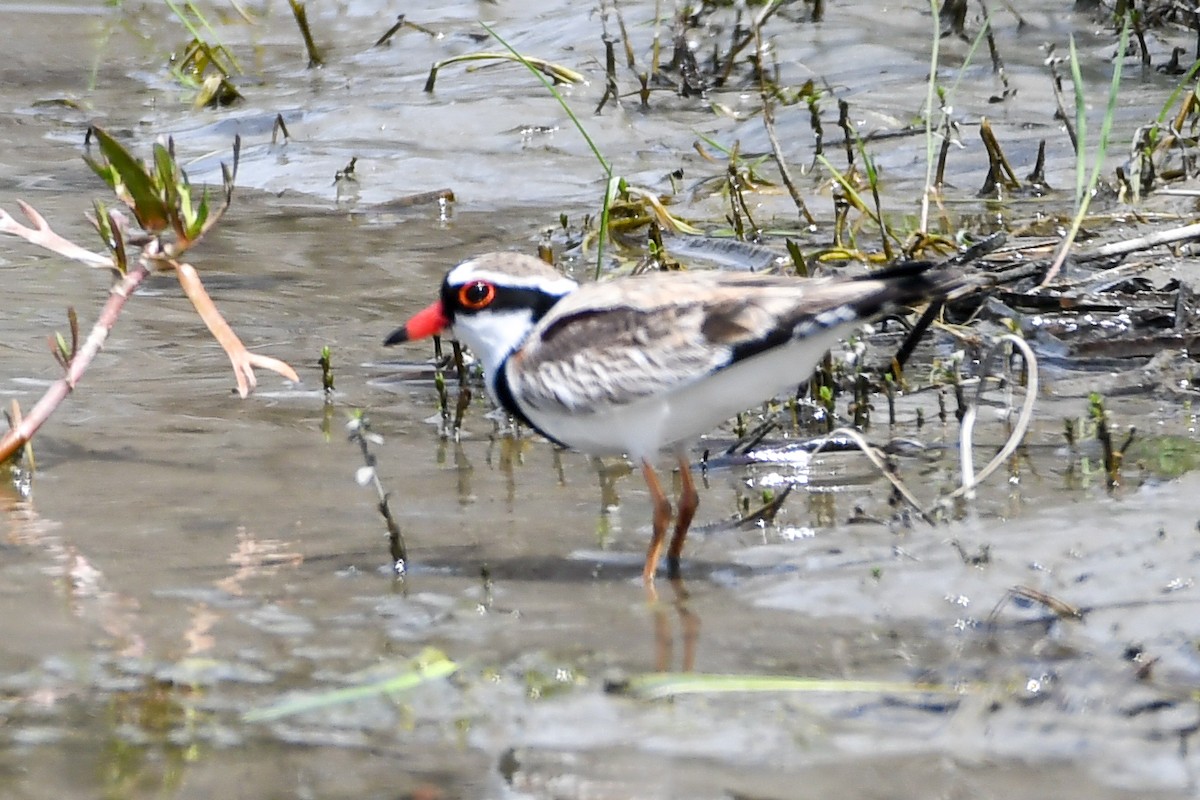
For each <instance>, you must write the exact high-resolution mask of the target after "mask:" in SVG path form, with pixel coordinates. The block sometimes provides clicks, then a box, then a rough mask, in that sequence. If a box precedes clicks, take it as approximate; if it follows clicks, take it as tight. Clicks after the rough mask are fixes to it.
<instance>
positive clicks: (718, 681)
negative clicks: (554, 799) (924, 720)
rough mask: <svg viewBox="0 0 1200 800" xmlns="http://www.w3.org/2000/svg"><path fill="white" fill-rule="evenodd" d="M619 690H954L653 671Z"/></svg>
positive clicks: (668, 693) (655, 696)
mask: <svg viewBox="0 0 1200 800" xmlns="http://www.w3.org/2000/svg"><path fill="white" fill-rule="evenodd" d="M620 691H621V692H622V693H623V694H628V695H631V696H634V697H639V698H642V699H645V700H660V699H662V698H665V697H676V696H678V695H685V694H730V693H734V692H739V693H763V692H769V693H783V692H786V693H796V692H824V693H830V694H849V693H860V692H866V693H872V694H956V693H957V691H958V690H957V689H955V688H952V687H948V686H939V685H935V684H922V683H901V682H899V681H852V680H831V679H829V678H802V677H796V676H787V675H713V674H707V675H706V674H703V673H654V674H651V675H637V676H635V677H633V678H631V679H630V680H629V682H628V683H627V684H625V685H624V686H622V687H621V688H620Z"/></svg>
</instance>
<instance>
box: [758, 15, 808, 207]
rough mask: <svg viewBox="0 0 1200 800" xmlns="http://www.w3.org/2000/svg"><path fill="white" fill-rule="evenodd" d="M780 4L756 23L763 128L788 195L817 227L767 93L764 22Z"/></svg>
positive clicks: (760, 17)
mask: <svg viewBox="0 0 1200 800" xmlns="http://www.w3.org/2000/svg"><path fill="white" fill-rule="evenodd" d="M775 5H778V3H771V4H768V6H767V7H766V8H764V9H763V11H762V13H760V14H759V16H758V19H755V21H754V46H755V49H756V52H757V54H758V66H759V69H758V92H759V96H760V97H761V98H762V109H763V110H762V118H763V127H764V128H765V129H766V131H767V140H768V141H769V142H770V143H771V155H772V157H773V158H774V159H775V166H776V167H778V169H779V177H780V178H782V179H783V185H784V186H785V187H787V190H788V194H789V195H791V197H792V202H793V203H795V204H796V209H797V210H798V211H799V212H800V216H802V217H804V219H805V221H806V222H808V224H809V225H815V224H816V219H815V218H814V217H813V215H812V212H811V211H809V210H808V204H806V203H805V202H804V198H803V197H801V196H800V190H799V189H798V188H796V182H795V181H794V180H792V172H791V170H789V169H788V165H787V160H786V159H785V158H784V157H783V147H781V146H780V144H779V137H778V136H776V135H775V110H774V109H773V108H772V107H771V95H770V92H768V91H767V78H766V71H765V70H764V69H763V68H762V64H763V58H764V55H765V54H764V52H763V41H762V22H765V21H766V18H767V17H768V16H769V15H768V14H767V12H768V11H769V10H770V9H771V8H772V7H773V6H775Z"/></svg>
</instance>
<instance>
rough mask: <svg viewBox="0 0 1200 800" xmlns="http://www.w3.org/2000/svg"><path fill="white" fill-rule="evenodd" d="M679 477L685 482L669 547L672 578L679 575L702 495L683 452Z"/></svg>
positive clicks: (668, 562) (669, 573) (669, 566)
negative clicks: (685, 542)
mask: <svg viewBox="0 0 1200 800" xmlns="http://www.w3.org/2000/svg"><path fill="white" fill-rule="evenodd" d="M679 478H680V480H681V482H682V484H683V485H682V486H681V487H680V490H679V514H678V516H676V517H675V532H674V533H673V534H671V546H670V547H669V548H668V549H667V575H669V576H670V577H672V578H678V577H679V557H680V556H682V555H683V542H684V540H685V539H687V534H688V528H690V527H691V526H692V517H694V516H696V508H697V506H699V505H700V495H699V494H698V493H697V492H696V484H695V483H693V482H692V465H691V463H690V462H689V461H688V458H687V455H686V454H683V453H680V454H679Z"/></svg>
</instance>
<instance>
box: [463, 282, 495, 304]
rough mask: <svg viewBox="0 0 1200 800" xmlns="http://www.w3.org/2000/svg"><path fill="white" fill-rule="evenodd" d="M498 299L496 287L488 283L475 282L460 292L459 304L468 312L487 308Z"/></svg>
mask: <svg viewBox="0 0 1200 800" xmlns="http://www.w3.org/2000/svg"><path fill="white" fill-rule="evenodd" d="M495 299H496V287H495V286H493V285H492V284H490V283H488V282H487V281H473V282H471V283H468V284H467V285H466V286H464V287H462V288H461V289H459V290H458V303H459V305H461V306H462V307H463V308H464V309H466V310H467V311H479V310H480V309H483V308H487V307H488V306H490V305H491V304H492V301H493V300H495Z"/></svg>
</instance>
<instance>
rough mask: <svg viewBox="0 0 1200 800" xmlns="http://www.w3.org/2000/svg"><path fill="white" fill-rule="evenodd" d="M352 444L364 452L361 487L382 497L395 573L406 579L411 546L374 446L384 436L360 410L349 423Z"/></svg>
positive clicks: (381, 509) (380, 501) (381, 512)
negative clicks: (391, 501) (369, 486)
mask: <svg viewBox="0 0 1200 800" xmlns="http://www.w3.org/2000/svg"><path fill="white" fill-rule="evenodd" d="M346 430H348V431H349V432H350V433H349V438H350V441H352V442H354V443H356V444H357V445H358V446H359V449H360V450H361V451H362V456H363V467H362V468H361V469H359V471H358V474H357V479H358V484H359V485H360V486H366V485H367V484H368V483H370V484H372V485H373V486H374V487H375V492H376V494H378V495H379V505H378V509H379V513H380V515H381V516H382V517H383V519H384V523H385V524H386V525H387V530H388V550H389V552H390V553H391V556H392V571H393V572H394V573H395V575H396V577H398V578H403V577H404V575H405V573H406V572H407V571H408V546H407V545H406V544H405V543H404V534H403V532H402V531H401V530H400V523H398V522H396V518H395V516H393V514H392V509H391V506H390V505H389V503H388V498H389V495H388V493H387V492H386V491H385V490H384V488H383V483H382V482H381V481H380V480H379V471H378V470H377V469H376V468H375V454H374V453H372V452H371V448H370V445H371V443H375V444H380V443H382V442H383V437H381V436H380V435H379V434H376V433H371V424H370V421H369V420H368V419H367V415H366V414H364V413H363V412H362V411H358V412H356V413H355V415H354V416H353V417H352V418H351V419H350V421H349V422H347V423H346Z"/></svg>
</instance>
